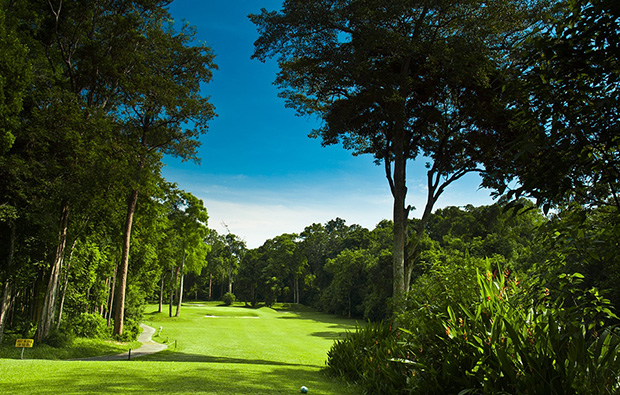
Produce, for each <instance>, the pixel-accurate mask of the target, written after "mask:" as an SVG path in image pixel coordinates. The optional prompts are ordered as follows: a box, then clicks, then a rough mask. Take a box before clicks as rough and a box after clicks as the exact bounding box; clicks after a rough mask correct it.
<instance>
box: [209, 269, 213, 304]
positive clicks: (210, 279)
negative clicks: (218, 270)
mask: <svg viewBox="0 0 620 395" xmlns="http://www.w3.org/2000/svg"><path fill="white" fill-rule="evenodd" d="M212 292H213V274H211V273H209V300H213V295H212Z"/></svg>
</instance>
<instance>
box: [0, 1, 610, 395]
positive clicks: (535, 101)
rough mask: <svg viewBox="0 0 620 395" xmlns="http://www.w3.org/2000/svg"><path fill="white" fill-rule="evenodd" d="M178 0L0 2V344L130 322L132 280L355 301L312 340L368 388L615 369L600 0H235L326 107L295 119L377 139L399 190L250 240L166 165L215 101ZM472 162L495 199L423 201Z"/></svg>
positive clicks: (202, 49) (269, 301) (336, 307)
mask: <svg viewBox="0 0 620 395" xmlns="http://www.w3.org/2000/svg"><path fill="white" fill-rule="evenodd" d="M169 3H170V2H169V1H164V0H120V1H112V0H110V1H108V0H104V1H97V2H84V1H78V0H71V1H69V0H67V1H47V0H29V1H12V0H0V48H1V49H2V50H0V285H1V288H2V291H1V295H2V296H1V299H0V342H1V341H2V339H3V337H5V341H6V340H7V339H11V340H12V339H14V338H15V337H22V336H32V337H34V338H35V339H36V341H37V342H39V341H44V342H48V343H49V344H62V343H63V342H65V341H68V339H70V338H71V336H86V337H88V336H90V337H111V336H114V337H115V338H117V339H121V340H123V339H124V340H127V339H133V338H135V336H136V335H137V333H138V326H139V323H140V320H141V318H142V313H143V307H144V305H145V304H146V303H159V306H160V311H161V310H163V309H165V308H167V309H168V312H169V315H170V316H179V315H180V314H182V312H181V309H182V302H183V300H184V299H185V300H186V299H188V298H193V299H201V300H223V301H224V302H225V303H228V304H230V303H233V302H235V301H238V302H244V303H245V305H246V306H247V307H249V308H251V307H257V306H272V305H274V304H275V303H291V304H303V305H307V306H311V307H313V308H316V309H319V310H322V311H325V312H329V313H334V314H340V315H344V316H347V317H356V318H359V319H360V322H368V324H367V325H365V326H363V327H360V328H359V330H358V331H357V332H355V333H351V334H350V335H349V336H348V337H347V338H346V339H343V340H340V341H337V342H336V343H335V344H334V347H333V348H332V350H331V351H330V354H329V360H328V365H329V370H330V371H331V372H333V373H335V374H338V375H342V376H344V377H346V378H348V379H350V380H352V381H355V382H358V383H360V384H362V386H363V388H364V389H365V390H366V391H367V392H368V393H381V394H390V393H397V394H399V393H411V392H412V391H413V392H416V391H417V392H419V393H459V391H462V390H464V389H465V390H468V391H469V392H471V393H555V394H564V393H613V392H615V391H617V390H618V388H619V387H618V386H619V385H620V384H619V382H618V380H619V379H618V376H619V375H618V371H619V369H620V357H619V356H618V351H619V350H620V335H619V333H618V330H617V329H616V325H617V324H618V317H617V316H616V315H615V313H614V311H615V310H616V308H617V307H618V306H620V289H618V286H617V284H618V282H619V281H620V258H619V255H618V251H619V245H618V240H620V195H619V192H618V188H620V130H619V127H618V121H619V120H620V114H619V111H618V99H619V95H618V92H619V90H620V86H619V84H620V64H619V63H618V59H620V40H619V37H620V6H619V5H618V3H617V2H616V1H615V0H571V1H543V0H540V1H517V0H492V1H485V2H481V1H475V0H458V1H443V0H427V1H411V0H392V1H384V0H382V1H379V0H365V1H362V0H346V1H336V0H333V1H301V2H300V1H294V0H286V1H284V2H283V7H282V9H281V10H280V11H273V12H272V11H267V10H262V12H261V13H259V14H255V15H250V16H249V18H250V20H251V21H252V22H253V23H255V24H256V27H257V29H258V33H259V35H258V39H257V41H256V42H255V53H254V56H253V57H254V58H255V59H257V60H259V61H265V60H267V59H269V58H275V59H276V60H277V62H278V65H279V68H280V72H279V74H278V75H277V77H276V82H275V83H276V85H277V86H278V87H279V88H280V89H281V96H282V97H283V98H285V100H286V101H287V103H286V104H287V106H289V107H292V108H295V109H296V110H297V112H298V113H299V114H300V115H308V114H313V115H316V116H318V117H319V118H321V119H322V120H323V122H322V123H321V126H320V128H319V129H317V130H314V131H312V132H311V137H315V138H319V139H321V140H322V142H323V144H324V145H330V144H342V145H343V147H344V148H346V149H350V150H352V151H353V153H354V154H355V155H358V154H370V155H372V156H373V158H374V160H375V161H376V162H377V164H380V165H382V166H384V167H385V171H386V178H387V180H388V184H389V187H390V190H391V192H392V195H393V197H394V210H393V213H394V216H393V218H391V219H385V220H383V221H381V222H380V223H378V224H377V225H376V227H375V228H374V229H366V228H364V227H362V226H359V225H355V224H347V223H346V221H345V220H344V219H342V218H334V219H332V220H330V221H329V222H327V223H325V224H319V223H314V224H308V226H307V227H306V228H305V229H303V230H302V231H300V233H296V234H294V233H287V234H282V235H280V236H277V237H274V238H272V239H270V240H267V241H265V243H264V244H263V245H262V246H261V247H259V248H256V249H248V248H247V247H246V245H245V243H244V242H243V240H242V238H241V237H239V236H238V235H235V234H232V233H230V232H228V233H226V234H218V233H217V232H216V231H214V230H213V229H209V228H208V215H207V210H208V207H204V204H203V202H202V201H201V200H200V199H198V198H197V197H196V196H194V195H193V194H192V193H190V192H188V191H183V190H180V189H179V188H178V186H177V185H176V184H175V183H174V182H171V180H165V179H164V178H163V177H162V175H161V168H162V166H163V162H162V160H163V157H164V155H171V156H174V157H178V158H181V159H183V160H195V161H198V160H199V158H198V157H197V148H198V146H199V145H200V136H201V135H202V134H203V133H206V132H207V129H208V123H209V121H210V120H211V119H212V118H213V117H214V116H215V109H214V107H213V105H212V104H211V103H210V102H209V100H208V99H207V98H206V95H205V94H204V92H203V91H205V90H206V91H208V84H207V83H208V82H209V81H210V79H211V77H212V70H214V69H215V68H216V67H217V66H216V65H215V64H214V54H213V53H212V51H211V49H210V48H209V47H207V46H205V45H203V44H200V43H197V42H196V41H195V40H194V29H193V28H192V27H191V26H187V25H183V26H179V25H178V24H174V22H173V21H172V19H171V16H170V14H169V11H168V9H167V6H168V4H169ZM205 84H206V85H205ZM413 160H422V161H426V162H427V179H428V185H427V189H428V200H427V203H426V206H425V207H424V208H422V210H420V218H417V219H412V218H410V217H411V212H412V210H413V208H412V207H410V206H406V195H407V185H406V181H407V176H406V169H407V163H409V162H411V161H413ZM468 173H478V174H480V176H481V179H482V185H483V186H485V187H487V188H491V189H492V190H494V191H495V192H494V193H495V195H496V198H497V199H496V202H497V203H496V204H493V205H489V206H482V207H474V206H471V205H467V206H461V207H444V208H437V207H435V206H436V203H437V202H438V200H439V199H440V197H441V195H442V193H443V192H444V191H445V189H446V188H449V187H450V185H451V184H452V183H453V182H455V181H456V180H458V179H460V178H461V177H463V176H464V175H465V174H468ZM164 306H166V307H164ZM460 393H464V392H460Z"/></svg>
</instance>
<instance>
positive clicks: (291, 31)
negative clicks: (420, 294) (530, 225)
mask: <svg viewBox="0 0 620 395" xmlns="http://www.w3.org/2000/svg"><path fill="white" fill-rule="evenodd" d="M539 3H540V2H538V1H533V2H523V1H517V0H511V1H506V0H492V1H482V0H480V1H478V0H462V1H453V0H450V1H447V0H432V1H428V0H424V1H422V0H420V1H411V0H395V1H389V2H386V1H382V0H347V1H341V0H329V1H298V0H287V1H284V4H283V8H282V10H281V11H280V12H275V11H273V12H268V11H266V10H265V9H263V10H262V11H261V13H260V14H256V15H250V18H251V20H252V21H253V22H254V23H255V24H256V25H257V26H258V30H259V33H260V37H259V39H258V40H257V41H256V42H255V53H254V55H253V57H254V58H256V59H259V60H261V61H264V60H266V59H267V58H269V57H276V58H277V60H278V63H279V66H280V72H279V74H278V77H277V79H276V84H277V85H278V86H279V87H280V88H281V89H282V92H281V96H282V97H284V98H285V99H286V101H287V105H288V106H290V107H293V108H295V109H296V110H297V111H298V113H299V114H315V115H317V116H319V117H320V118H322V119H323V121H324V122H323V123H322V126H321V127H320V128H319V129H317V130H315V131H313V132H312V136H313V137H321V138H322V140H323V143H324V144H335V143H338V142H342V144H343V146H344V147H345V148H347V149H352V150H353V151H354V154H362V153H371V154H373V155H374V157H375V160H376V161H377V162H383V164H384V166H385V174H386V177H387V179H388V183H389V186H390V189H391V192H392V195H393V197H394V206H393V219H394V245H393V270H394V282H393V292H394V294H395V295H397V294H400V293H402V292H404V291H406V290H407V289H408V287H409V278H410V274H411V270H412V261H411V260H410V259H408V256H411V257H415V256H416V253H415V250H416V249H417V247H418V244H419V242H420V240H421V238H422V236H423V234H422V233H423V231H424V225H425V223H426V222H427V221H428V218H429V216H430V214H431V211H432V209H433V206H434V204H435V202H436V201H437V199H438V198H439V196H440V195H441V194H442V193H443V191H444V190H445V188H446V187H447V186H448V185H450V184H451V183H452V182H454V181H455V180H457V179H459V178H460V177H462V176H463V175H465V174H466V173H468V172H475V171H481V170H482V168H481V166H480V160H481V158H480V152H481V151H484V150H488V149H493V148H492V147H493V143H494V141H495V140H494V138H495V137H494V135H496V134H497V133H500V132H501V131H502V130H503V129H505V128H507V127H508V126H509V123H508V119H509V115H508V114H507V113H508V112H509V110H508V109H507V107H506V106H505V105H504V100H503V99H502V97H501V95H502V90H501V86H502V79H503V78H504V68H505V67H506V64H507V58H508V57H509V55H510V52H509V51H510V50H511V48H512V45H513V44H514V43H515V42H516V41H518V40H520V39H521V38H522V37H523V35H525V34H526V29H528V28H529V27H530V26H531V24H532V23H533V22H532V21H533V20H535V18H532V16H533V14H536V11H538V6H539ZM420 156H423V157H424V158H425V160H427V161H428V165H427V167H428V172H427V182H428V183H427V186H428V198H427V202H426V206H425V208H424V210H423V213H422V220H421V221H420V226H419V228H418V231H417V232H416V234H415V235H414V237H413V239H412V240H411V242H410V243H409V244H410V248H409V251H407V249H406V243H407V239H408V238H407V223H408V222H407V218H408V215H409V212H410V211H411V209H412V207H410V206H407V205H406V195H407V187H406V179H407V177H406V168H407V162H408V161H409V160H412V159H415V158H417V157H420Z"/></svg>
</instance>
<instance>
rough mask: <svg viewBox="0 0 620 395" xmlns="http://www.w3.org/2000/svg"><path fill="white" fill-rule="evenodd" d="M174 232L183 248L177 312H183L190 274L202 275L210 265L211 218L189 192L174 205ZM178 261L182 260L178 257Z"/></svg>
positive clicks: (172, 216)
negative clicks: (207, 238) (208, 260)
mask: <svg viewBox="0 0 620 395" xmlns="http://www.w3.org/2000/svg"><path fill="white" fill-rule="evenodd" d="M170 218H171V222H172V229H173V230H174V231H175V232H176V233H177V235H178V240H179V242H180V245H179V246H177V247H180V255H181V259H180V264H178V266H177V272H178V273H179V279H180V284H179V287H178V298H177V310H176V314H175V316H176V317H178V316H179V314H180V312H181V303H182V302H183V285H184V279H185V273H186V272H188V271H189V272H192V273H200V272H201V271H202V268H203V266H204V265H206V255H207V253H208V252H209V250H210V246H209V245H207V244H206V243H205V238H206V237H207V223H208V219H209V216H208V215H207V210H206V209H205V207H204V203H203V202H202V200H200V199H198V198H197V197H195V196H194V195H192V194H191V193H189V192H183V191H180V192H179V193H178V198H177V199H175V201H174V202H172V212H171V213H170ZM177 262H178V258H177Z"/></svg>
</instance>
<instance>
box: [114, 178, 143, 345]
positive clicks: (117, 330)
mask: <svg viewBox="0 0 620 395" xmlns="http://www.w3.org/2000/svg"><path fill="white" fill-rule="evenodd" d="M137 203H138V189H137V188H136V189H134V190H133V191H132V192H131V196H130V197H129V201H128V204H127V219H126V220H125V233H124V238H123V254H122V256H121V264H120V278H119V283H118V287H117V289H116V298H115V299H116V305H117V308H116V311H115V314H114V331H113V334H114V335H122V334H123V320H124V319H125V289H126V288H127V271H128V268H129V247H130V245H131V226H132V224H133V215H134V213H135V212H136V204H137Z"/></svg>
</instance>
